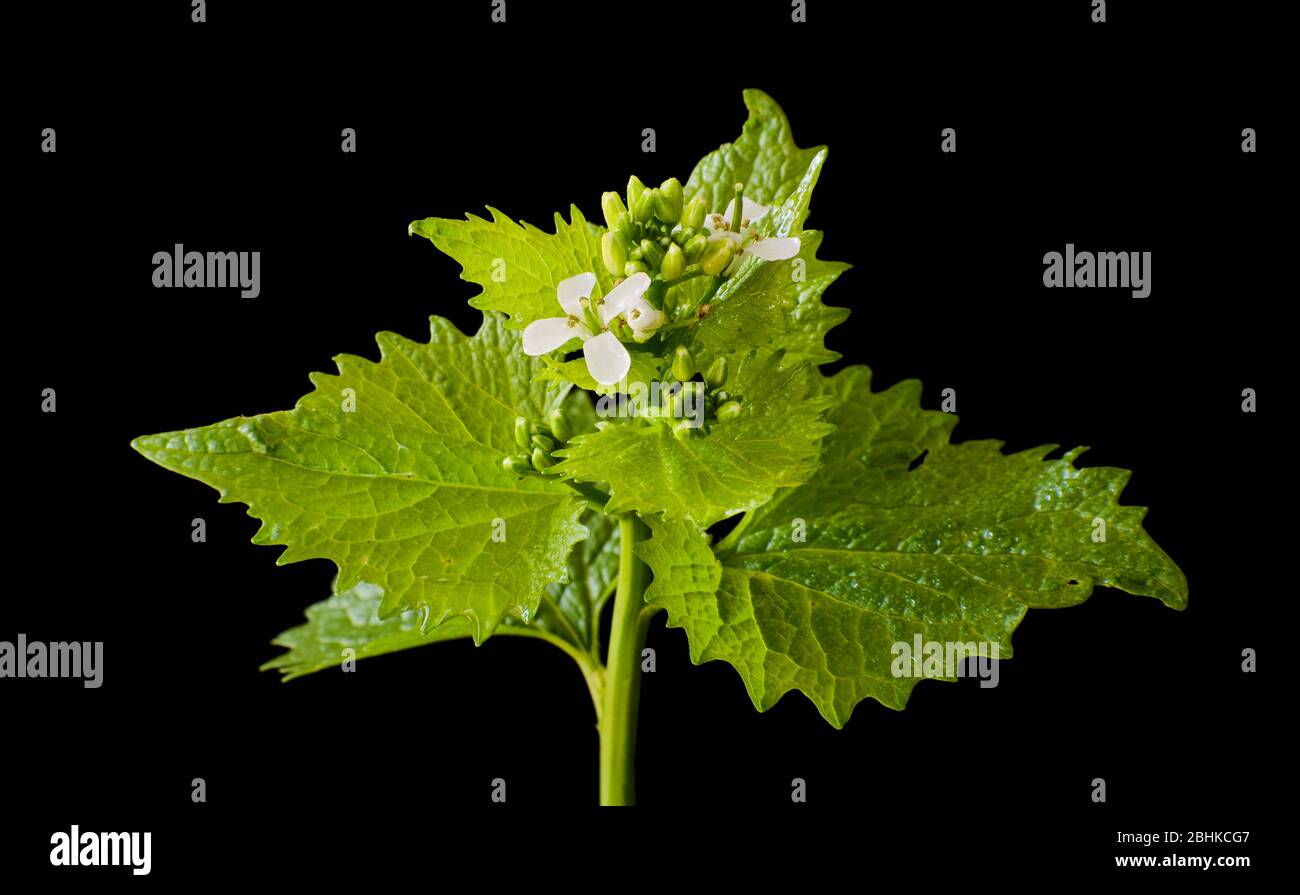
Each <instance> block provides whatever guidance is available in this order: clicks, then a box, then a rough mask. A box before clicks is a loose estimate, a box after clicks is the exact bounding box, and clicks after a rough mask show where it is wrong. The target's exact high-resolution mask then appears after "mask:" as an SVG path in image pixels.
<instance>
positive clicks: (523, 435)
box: [515, 416, 533, 448]
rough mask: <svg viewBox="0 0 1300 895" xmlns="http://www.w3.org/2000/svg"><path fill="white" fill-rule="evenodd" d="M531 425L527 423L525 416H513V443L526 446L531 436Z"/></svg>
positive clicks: (522, 446)
mask: <svg viewBox="0 0 1300 895" xmlns="http://www.w3.org/2000/svg"><path fill="white" fill-rule="evenodd" d="M532 434H533V431H532V427H531V426H529V425H528V419H527V418H526V417H522V416H517V417H515V444H517V445H519V446H520V447H521V448H526V447H528V439H529V438H531V437H532Z"/></svg>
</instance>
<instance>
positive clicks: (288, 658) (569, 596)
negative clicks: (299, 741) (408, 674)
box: [262, 512, 619, 681]
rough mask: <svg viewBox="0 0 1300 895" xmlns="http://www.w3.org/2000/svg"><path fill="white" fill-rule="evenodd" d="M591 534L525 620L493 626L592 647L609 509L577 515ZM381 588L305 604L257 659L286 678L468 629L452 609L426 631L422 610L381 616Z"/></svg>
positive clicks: (609, 574) (611, 538) (610, 550)
mask: <svg viewBox="0 0 1300 895" xmlns="http://www.w3.org/2000/svg"><path fill="white" fill-rule="evenodd" d="M582 521H583V522H584V523H585V524H586V526H587V529H588V531H590V535H589V536H588V537H587V538H586V539H585V540H583V541H580V542H578V543H577V544H576V545H575V546H574V548H573V552H572V553H571V554H570V555H569V581H568V582H567V583H556V584H550V585H548V586H547V587H546V591H545V594H546V595H545V597H544V598H543V599H542V603H541V606H540V607H539V609H538V612H537V615H536V617H535V618H534V620H533V621H532V622H531V623H527V622H523V621H521V620H519V619H517V618H513V617H511V616H507V617H506V618H505V619H504V620H503V621H502V623H501V626H500V627H499V628H497V630H496V633H497V634H498V635H500V634H510V635H514V636H519V637H543V636H544V635H546V634H549V635H551V636H553V637H557V638H560V639H561V640H564V641H565V642H566V643H569V644H571V645H572V646H573V647H574V648H575V649H577V650H579V651H581V652H589V653H594V652H595V646H596V644H595V639H596V637H597V633H596V632H597V626H596V620H597V619H599V618H600V610H601V608H602V607H603V606H604V604H605V601H606V600H607V599H608V598H609V596H610V594H611V592H612V591H613V585H614V583H615V581H616V580H617V578H618V552H619V540H618V524H617V523H616V522H615V521H614V520H613V519H611V518H610V517H609V516H605V515H602V514H599V513H592V512H588V513H587V514H586V515H584V516H583V520H582ZM382 602H383V591H382V590H381V589H380V588H378V587H376V586H374V585H373V584H369V583H367V582H364V581H363V582H361V583H359V584H357V586H356V587H353V588H352V589H350V590H347V591H345V592H343V593H340V594H335V595H334V596H332V597H330V598H329V599H328V600H323V601H321V602H319V603H316V604H314V605H312V606H309V607H307V621H306V622H305V623H304V624H301V625H298V626H297V627H293V628H290V629H289V630H287V631H285V632H284V633H282V634H280V636H278V637H276V638H275V640H274V641H272V642H273V643H274V644H275V645H276V646H283V647H285V648H286V649H287V650H288V652H285V653H281V654H280V655H278V656H276V657H275V658H273V659H271V660H270V661H269V662H266V663H265V664H264V665H263V666H262V670H263V671H270V670H278V671H280V672H281V673H282V674H283V676H284V677H283V679H284V680H285V681H290V680H293V679H294V678H297V677H302V676H303V675H307V674H311V673H313V672H316V671H323V670H324V669H327V668H335V667H338V666H339V665H341V664H343V661H344V658H345V655H344V652H343V651H344V650H345V649H351V650H352V651H353V655H352V657H353V658H356V659H365V658H369V657H371V656H382V655H385V654H387V653H395V652H400V651H401V650H406V649H414V648H415V647H419V646H427V645H429V644H432V643H443V642H446V641H448V640H462V639H469V638H472V637H473V636H474V626H473V623H472V622H471V621H470V620H469V619H468V618H464V617H463V616H453V617H451V618H449V619H447V620H446V621H444V622H443V623H442V624H440V625H438V626H437V627H435V628H433V629H432V630H428V631H425V630H424V629H423V628H422V622H423V620H424V618H425V615H424V612H423V611H421V610H418V609H411V610H407V611H406V612H403V613H400V614H398V615H393V616H389V617H388V618H383V617H381V616H380V607H381V604H382Z"/></svg>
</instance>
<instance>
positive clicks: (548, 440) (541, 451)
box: [501, 408, 573, 476]
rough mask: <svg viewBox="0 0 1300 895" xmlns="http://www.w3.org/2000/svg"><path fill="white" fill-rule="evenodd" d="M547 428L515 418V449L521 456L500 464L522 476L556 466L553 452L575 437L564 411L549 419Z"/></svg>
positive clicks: (525, 418)
mask: <svg viewBox="0 0 1300 895" xmlns="http://www.w3.org/2000/svg"><path fill="white" fill-rule="evenodd" d="M546 422H547V424H546V425H538V424H536V423H530V422H529V421H528V418H527V417H522V416H521V417H516V418H515V446H516V447H518V448H519V450H520V453H518V454H511V455H510V456H508V457H506V458H505V459H504V460H502V461H501V465H502V467H504V468H505V470H506V471H507V472H513V473H515V474H516V475H519V476H525V475H536V474H538V473H542V472H545V471H546V470H547V469H549V468H550V467H552V466H554V465H555V459H554V458H553V457H552V456H551V451H554V450H556V449H557V448H560V447H562V446H563V445H564V443H565V442H566V441H568V440H569V439H570V438H571V437H572V435H573V430H572V429H570V427H569V421H568V420H567V419H566V418H565V416H564V411H563V410H561V409H559V408H556V409H555V410H552V411H551V413H550V416H548V417H547V420H546Z"/></svg>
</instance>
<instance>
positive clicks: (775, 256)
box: [745, 236, 799, 261]
mask: <svg viewBox="0 0 1300 895" xmlns="http://www.w3.org/2000/svg"><path fill="white" fill-rule="evenodd" d="M745 252H746V253H748V254H750V255H753V256H755V257H757V258H762V259H763V260H764V261H784V260H785V259H786V258H793V257H794V256H795V255H797V254H799V240H798V239H797V238H795V237H793V236H769V237H768V238H767V239H756V240H754V241H753V242H751V243H750V244H749V245H747V246H745Z"/></svg>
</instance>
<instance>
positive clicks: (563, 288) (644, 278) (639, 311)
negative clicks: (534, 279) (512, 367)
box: [524, 273, 663, 385]
mask: <svg viewBox="0 0 1300 895" xmlns="http://www.w3.org/2000/svg"><path fill="white" fill-rule="evenodd" d="M595 287H596V275H595V274H594V273H580V274H578V275H577V276H572V277H569V278H568V279H567V280H561V281H560V284H559V286H557V287H556V290H555V292H556V295H555V297H556V299H557V300H558V301H559V303H560V307H561V308H563V309H564V313H565V314H567V315H568V316H566V317H546V318H543V319H541V320H534V321H533V322H532V323H530V324H528V327H527V328H526V329H525V330H524V354H528V355H532V356H534V357H536V356H537V355H539V354H547V353H549V352H551V351H554V350H555V349H557V348H559V347H560V346H561V345H563V344H564V343H565V342H568V341H569V340H570V339H581V340H582V354H583V357H585V358H586V360H587V372H588V373H590V374H591V378H592V379H594V380H596V381H597V382H598V383H600V384H601V385H613V384H614V383H616V382H619V381H620V380H621V379H622V378H623V377H624V376H626V375H627V371H628V370H629V369H630V368H631V366H632V356H631V355H630V354H628V353H627V349H626V348H624V347H623V343H622V342H620V341H619V339H618V336H616V335H614V334H613V333H612V332H610V331H609V323H610V321H611V320H613V319H614V318H615V317H617V316H618V315H619V314H622V313H623V312H624V311H627V312H628V325H629V326H631V327H632V332H633V333H634V334H635V335H637V336H640V334H641V332H642V331H643V330H644V329H645V328H646V326H647V325H648V324H647V318H648V317H650V316H651V315H652V314H658V315H659V317H660V318H662V317H663V312H662V311H657V310H655V309H654V307H652V306H651V305H650V303H649V302H647V301H646V300H645V299H644V298H642V297H641V296H642V295H643V294H644V293H645V291H646V290H647V289H649V288H650V276H649V275H648V274H645V273H636V274H633V275H632V276H630V277H628V278H627V279H626V280H624V281H623V282H621V283H619V284H618V285H617V286H615V287H614V288H613V289H611V290H610V293H609V295H606V296H605V298H604V299H603V300H602V301H600V302H597V307H598V308H599V313H594V312H592V310H591V290H592V289H594V288H595ZM634 318H635V319H634ZM597 321H599V323H600V327H599V329H600V331H599V332H592V327H593V326H594V325H595V323H596V322H597ZM638 321H640V325H639V327H638ZM659 322H660V323H662V322H663V321H662V319H661V320H660V321H659ZM654 325H655V326H658V323H656V324H654Z"/></svg>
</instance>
